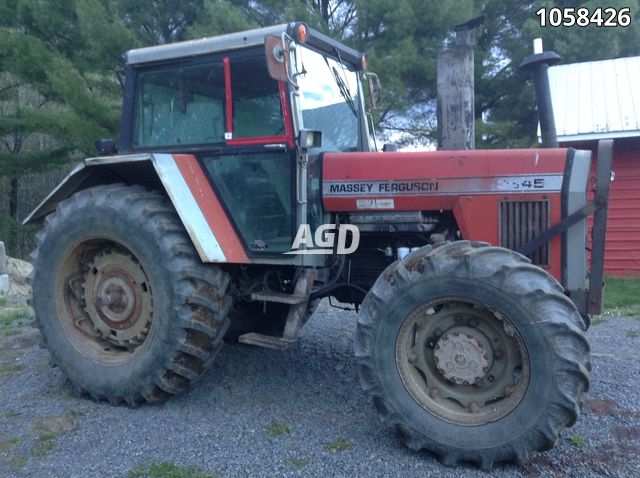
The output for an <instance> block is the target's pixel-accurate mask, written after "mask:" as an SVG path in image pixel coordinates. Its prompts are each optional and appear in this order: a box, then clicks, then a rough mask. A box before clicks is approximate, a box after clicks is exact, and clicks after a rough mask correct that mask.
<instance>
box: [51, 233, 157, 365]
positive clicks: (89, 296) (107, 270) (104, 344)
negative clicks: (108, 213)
mask: <svg viewBox="0 0 640 478" xmlns="http://www.w3.org/2000/svg"><path fill="white" fill-rule="evenodd" d="M56 307H57V310H58V320H59V322H60V324H61V325H62V329H63V330H64V332H65V334H66V335H67V337H68V338H69V340H70V341H71V343H72V344H73V346H74V347H75V348H76V350H78V351H79V352H80V353H81V354H83V355H84V356H85V357H87V358H89V359H90V360H92V361H94V362H97V363H100V364H103V365H119V364H122V363H125V362H128V361H129V360H131V359H132V358H133V357H134V356H135V355H136V354H137V353H139V352H140V350H141V349H143V348H144V346H145V345H146V344H147V343H148V342H149V336H150V334H151V333H152V329H153V327H152V325H153V293H152V289H151V283H150V281H149V278H148V277H147V274H146V272H145V270H144V268H143V267H142V265H141V264H140V263H139V262H138V260H137V259H136V258H135V256H134V255H133V254H132V253H131V252H130V251H128V250H127V249H126V248H125V247H124V246H122V245H121V244H119V243H117V242H115V241H109V240H103V239H94V240H89V241H84V242H82V243H80V244H77V245H76V246H75V247H73V248H72V249H71V250H70V251H69V253H68V254H67V255H66V256H65V259H64V261H63V263H62V266H61V267H60V269H59V271H58V273H57V276H56Z"/></svg>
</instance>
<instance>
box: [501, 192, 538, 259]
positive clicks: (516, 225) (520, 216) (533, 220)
mask: <svg viewBox="0 0 640 478" xmlns="http://www.w3.org/2000/svg"><path fill="white" fill-rule="evenodd" d="M548 228H549V201H546V200H543V201H502V202H501V203H500V245H501V246H502V247H506V248H508V249H512V250H517V249H519V248H520V247H521V246H524V245H525V244H526V243H528V242H529V241H530V240H531V239H533V238H534V237H536V236H538V235H539V234H540V233H541V232H543V231H545V230H547V229H548ZM528 257H529V259H531V261H532V262H533V263H534V264H536V265H539V266H548V265H549V243H548V242H547V243H546V244H545V245H544V246H542V247H540V248H539V249H537V250H535V251H533V252H532V253H531V254H529V256H528Z"/></svg>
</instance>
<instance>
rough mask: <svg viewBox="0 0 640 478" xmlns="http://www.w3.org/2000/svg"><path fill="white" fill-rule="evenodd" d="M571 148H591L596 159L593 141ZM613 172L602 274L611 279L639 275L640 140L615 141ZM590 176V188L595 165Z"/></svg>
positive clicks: (575, 144)
mask: <svg viewBox="0 0 640 478" xmlns="http://www.w3.org/2000/svg"><path fill="white" fill-rule="evenodd" d="M561 146H568V145H565V144H562V145H561ZM570 146H573V147H575V148H578V149H590V150H592V151H593V153H594V157H596V151H597V147H598V146H597V143H596V142H589V143H572V144H571V145H570ZM613 170H614V171H615V174H616V176H615V181H613V183H611V192H610V196H609V216H608V222H607V240H606V245H605V266H604V267H605V273H606V274H608V275H611V276H640V138H633V139H618V140H615V143H614V156H613ZM591 176H592V182H591V183H590V184H591V185H593V184H594V183H595V162H594V163H593V164H592V170H591ZM589 222H590V223H591V221H589ZM589 225H591V224H589ZM589 239H591V228H589Z"/></svg>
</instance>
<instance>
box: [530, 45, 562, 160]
mask: <svg viewBox="0 0 640 478" xmlns="http://www.w3.org/2000/svg"><path fill="white" fill-rule="evenodd" d="M559 61H560V56H559V55H558V54H557V53H555V52H553V51H543V48H542V38H536V39H534V40H533V55H529V56H528V57H526V58H525V59H524V60H523V61H522V63H521V64H520V68H521V69H523V70H525V71H530V72H532V73H531V74H532V76H533V83H534V86H535V89H536V102H537V103H538V117H539V119H540V133H541V136H542V147H543V148H557V147H558V135H557V133H556V122H555V119H554V116H553V105H552V104H551V88H550V87H549V66H550V65H555V64H556V63H558V62H559Z"/></svg>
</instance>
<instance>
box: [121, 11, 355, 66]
mask: <svg viewBox="0 0 640 478" xmlns="http://www.w3.org/2000/svg"><path fill="white" fill-rule="evenodd" d="M298 24H299V23H295V22H294V23H283V24H280V25H274V26H270V27H264V28H256V29H254V30H245V31H242V32H236V33H228V34H226V35H219V36H215V37H207V38H201V39H198V40H189V41H182V42H176V43H167V44H165V45H158V46H150V47H145V48H137V49H135V50H129V51H128V52H126V53H125V54H124V59H125V62H126V64H127V65H140V64H144V63H155V62H161V61H167V60H174V59H178V58H189V57H196V56H200V55H206V54H209V53H219V52H224V51H230V50H238V49H241V48H247V47H252V46H259V45H263V44H264V38H265V36H267V35H276V36H280V35H282V34H283V33H287V34H288V35H289V36H293V32H294V31H295V27H296V26H297V25H298ZM307 31H308V38H307V41H306V44H308V45H309V46H311V47H314V48H316V49H318V50H321V51H323V52H325V53H330V54H331V53H333V54H334V55H335V52H336V51H337V52H339V54H340V57H341V58H342V59H343V60H344V61H347V62H349V63H351V64H353V65H355V66H356V67H357V68H358V69H360V68H361V63H362V57H363V53H360V52H358V51H356V50H354V49H352V48H349V47H348V46H345V45H343V44H342V43H339V42H337V41H335V40H333V39H332V38H330V37H328V36H327V35H325V34H323V33H320V32H319V31H317V30H314V29H312V28H308V27H307Z"/></svg>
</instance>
